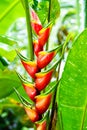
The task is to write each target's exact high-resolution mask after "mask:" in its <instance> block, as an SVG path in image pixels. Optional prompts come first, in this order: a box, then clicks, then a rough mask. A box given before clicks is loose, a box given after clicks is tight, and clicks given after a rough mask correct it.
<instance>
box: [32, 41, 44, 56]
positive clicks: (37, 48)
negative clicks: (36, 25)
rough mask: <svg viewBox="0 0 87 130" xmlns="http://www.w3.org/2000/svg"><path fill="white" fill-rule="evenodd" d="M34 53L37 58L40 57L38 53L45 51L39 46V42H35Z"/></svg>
mask: <svg viewBox="0 0 87 130" xmlns="http://www.w3.org/2000/svg"><path fill="white" fill-rule="evenodd" d="M33 44H34V53H35V55H36V56H38V53H39V52H40V51H42V50H43V47H42V46H41V45H40V44H39V42H38V41H34V42H33Z"/></svg>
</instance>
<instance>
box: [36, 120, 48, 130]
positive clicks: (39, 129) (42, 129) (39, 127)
mask: <svg viewBox="0 0 87 130" xmlns="http://www.w3.org/2000/svg"><path fill="white" fill-rule="evenodd" d="M46 125H47V124H46V120H45V121H43V122H40V123H36V130H46Z"/></svg>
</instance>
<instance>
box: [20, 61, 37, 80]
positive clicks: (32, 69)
mask: <svg viewBox="0 0 87 130" xmlns="http://www.w3.org/2000/svg"><path fill="white" fill-rule="evenodd" d="M21 62H22V64H23V66H24V68H25V69H26V71H27V72H28V74H29V75H30V76H31V77H32V78H35V73H37V72H38V71H39V69H38V67H37V64H36V62H33V61H28V62H26V61H23V60H21Z"/></svg>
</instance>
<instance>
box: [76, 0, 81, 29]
mask: <svg viewBox="0 0 87 130" xmlns="http://www.w3.org/2000/svg"><path fill="white" fill-rule="evenodd" d="M76 10H77V25H78V30H80V3H79V0H76Z"/></svg>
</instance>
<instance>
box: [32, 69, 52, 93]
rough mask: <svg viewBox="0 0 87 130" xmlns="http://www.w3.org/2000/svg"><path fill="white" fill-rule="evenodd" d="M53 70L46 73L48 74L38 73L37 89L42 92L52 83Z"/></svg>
mask: <svg viewBox="0 0 87 130" xmlns="http://www.w3.org/2000/svg"><path fill="white" fill-rule="evenodd" d="M52 73H53V69H52V70H50V71H48V72H46V73H42V72H40V73H37V74H35V76H36V79H35V87H36V88H37V89H38V90H39V91H41V90H43V89H44V88H45V87H46V86H47V85H48V84H49V82H50V80H51V77H52Z"/></svg>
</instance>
